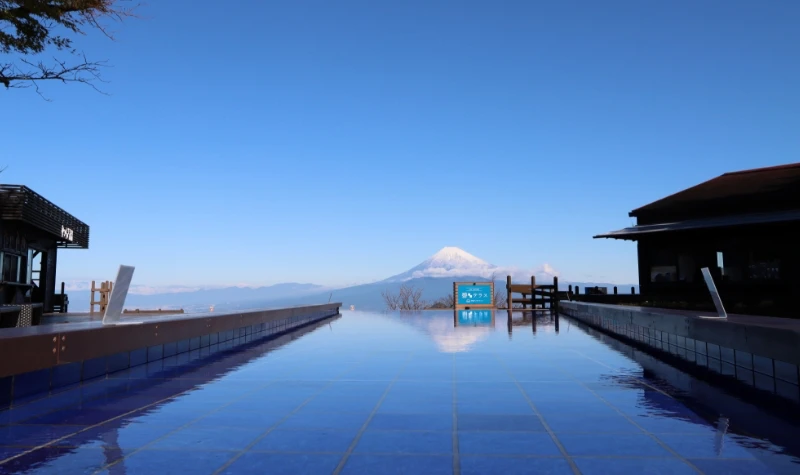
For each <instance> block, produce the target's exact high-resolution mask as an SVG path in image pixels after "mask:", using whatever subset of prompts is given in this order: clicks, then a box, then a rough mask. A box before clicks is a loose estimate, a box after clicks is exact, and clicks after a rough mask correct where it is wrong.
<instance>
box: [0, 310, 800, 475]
mask: <svg viewBox="0 0 800 475" xmlns="http://www.w3.org/2000/svg"><path fill="white" fill-rule="evenodd" d="M547 318H551V317H547ZM458 321H459V320H458V319H457V318H454V315H453V312H452V311H450V312H447V311H444V312H424V313H419V314H415V315H399V314H377V313H366V312H344V316H343V317H342V318H339V319H335V320H332V321H327V322H324V323H321V324H316V325H315V326H314V327H313V328H311V329H310V330H309V329H306V330H304V331H302V332H300V333H298V334H297V335H290V336H285V337H282V338H281V339H279V340H273V341H270V342H266V343H261V344H257V345H254V346H251V347H248V348H245V349H239V350H235V351H232V352H227V353H218V354H215V355H201V354H197V355H194V356H187V357H186V358H185V359H184V360H183V361H178V360H177V359H176V360H174V361H172V360H165V361H164V363H163V364H161V366H160V367H159V370H158V371H155V370H151V369H148V368H147V367H146V366H143V367H140V368H138V369H136V370H129V371H125V372H119V373H115V374H114V375H112V376H109V377H108V378H104V379H100V380H96V381H93V382H89V383H85V384H83V385H81V386H76V387H74V388H71V389H67V390H65V391H64V392H61V393H58V394H55V395H52V396H50V397H48V398H45V399H40V400H36V401H31V402H29V403H27V404H24V405H21V406H18V407H15V408H14V409H11V410H9V411H6V412H4V413H0V424H3V425H2V426H0V473H58V474H71V473H76V474H78V473H80V474H85V473H89V474H91V473H103V474H138V473H143V474H150V473H159V474H161V473H191V474H216V473H220V474H221V473H224V474H264V473H270V474H272V473H302V474H316V473H319V474H330V473H342V474H393V473H398V474H401V473H402V474H495V473H497V474H523V473H532V474H533V473H535V474H540V473H541V474H545V473H546V474H562V473H563V474H578V473H583V474H587V475H591V474H604V475H605V474H643V473H648V474H670V475H680V474H698V473H706V474H710V475H712V474H723V473H724V474H748V475H754V474H773V473H776V474H781V473H799V472H800V465H797V464H796V462H797V459H796V458H794V457H793V456H792V455H791V454H790V453H787V450H788V449H787V448H782V447H780V446H778V445H776V443H775V440H777V436H776V437H775V438H773V437H772V434H770V433H769V432H770V428H769V427H767V428H766V429H764V430H762V432H763V433H759V434H757V435H756V436H753V435H751V436H745V435H742V434H741V433H738V429H737V419H736V415H735V414H727V415H725V416H724V418H720V417H719V414H718V413H717V414H716V416H715V417H713V418H709V417H708V416H707V414H706V413H703V414H702V416H701V414H698V413H696V412H694V411H693V410H691V409H689V408H688V407H687V406H686V405H684V404H683V403H681V402H679V401H678V400H676V399H674V398H672V397H671V396H670V394H668V392H669V388H668V385H667V384H666V383H665V381H664V380H663V379H662V378H659V377H657V376H654V374H652V373H653V370H652V369H646V368H644V367H643V366H642V364H641V363H640V362H637V360H636V359H635V358H634V357H632V356H631V355H628V354H626V353H625V351H624V349H620V344H618V343H609V342H604V341H603V338H600V337H598V336H597V335H595V334H593V333H592V332H591V331H589V330H585V329H583V328H582V327H581V326H579V325H576V324H575V323H574V322H570V321H569V320H566V319H564V318H563V317H562V318H561V319H560V328H559V331H558V332H556V331H555V326H554V322H553V321H552V319H551V320H547V321H545V320H539V321H538V322H536V324H535V325H534V324H533V322H531V321H530V317H528V319H527V320H524V319H523V317H522V316H521V315H518V316H515V317H514V321H513V322H511V324H509V322H508V321H507V318H506V314H505V313H504V312H499V313H497V315H496V318H494V319H491V320H486V322H485V323H486V324H487V325H486V326H483V325H481V324H480V323H484V320H481V319H479V320H476V321H479V324H477V325H476V324H468V325H464V324H463V323H462V324H460V325H458V324H457V323H458ZM462 321H463V320H462ZM684 377H685V376H684ZM690 382H691V381H690ZM748 417H753V414H752V413H751V414H749V416H748ZM765 417H766V416H765ZM795 429H796V428H794V427H788V428H787V426H782V427H780V428H777V427H776V428H775V431H776V433H777V432H778V431H780V435H781V436H784V437H785V436H786V435H787V431H789V434H788V435H789V436H792V435H794V436H800V431H796V432H795V433H794V434H792V433H791V431H794V430H795ZM798 438H800V437H798Z"/></svg>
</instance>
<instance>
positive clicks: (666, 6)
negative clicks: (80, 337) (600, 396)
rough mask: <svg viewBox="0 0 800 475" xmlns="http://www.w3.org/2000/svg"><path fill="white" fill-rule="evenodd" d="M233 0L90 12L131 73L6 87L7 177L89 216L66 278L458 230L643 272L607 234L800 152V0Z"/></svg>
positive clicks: (508, 246) (424, 237)
mask: <svg viewBox="0 0 800 475" xmlns="http://www.w3.org/2000/svg"><path fill="white" fill-rule="evenodd" d="M235 5H236V6H234V4H233V3H232V4H231V5H230V6H228V7H226V8H224V9H223V8H221V7H219V6H218V4H216V3H214V2H196V1H189V0H170V1H168V2H150V5H148V6H145V7H144V8H143V9H141V11H140V14H141V15H142V16H143V17H144V18H142V19H139V20H131V21H128V22H126V23H124V24H122V25H117V26H115V27H114V29H115V31H116V32H117V33H116V36H117V41H115V42H112V41H109V40H107V39H106V38H104V37H101V36H99V35H96V34H92V35H88V36H86V37H82V38H79V39H78V45H79V46H80V47H81V48H82V49H83V50H84V51H85V52H86V54H87V55H88V56H89V57H90V58H91V59H108V60H109V61H110V63H111V64H112V66H113V67H112V68H109V69H108V70H107V71H106V72H105V73H104V75H105V78H106V79H107V80H108V81H109V83H108V84H103V85H101V87H102V88H103V90H105V91H106V92H107V93H109V94H110V95H109V96H105V95H100V94H97V93H95V92H93V91H92V90H91V89H89V88H86V87H82V86H80V85H72V86H62V85H55V84H54V85H50V86H48V87H46V88H45V89H44V92H45V94H46V95H47V96H48V97H49V98H50V99H51V100H52V102H45V101H43V100H41V99H40V98H39V97H38V96H37V95H36V94H35V93H34V92H33V91H11V92H6V91H0V101H2V102H0V104H2V107H3V109H4V110H5V111H6V114H5V117H6V118H7V119H8V118H9V117H11V118H13V120H12V121H10V122H9V121H4V125H3V128H2V133H3V138H2V147H1V148H0V164H4V165H7V166H8V167H9V168H8V169H7V170H6V171H5V172H4V173H3V175H2V181H3V182H6V183H21V184H26V185H28V186H30V187H31V188H33V189H34V190H36V191H38V192H40V193H42V194H43V195H45V196H46V197H47V198H48V199H50V200H52V201H54V202H55V203H57V204H59V205H60V206H62V207H63V208H65V209H66V210H67V211H69V212H71V213H72V214H74V215H76V216H77V217H78V218H80V219H82V220H84V221H85V222H87V223H88V224H89V225H90V226H91V233H92V235H91V247H90V250H88V251H65V252H63V253H61V254H60V255H59V275H58V279H59V280H72V279H78V280H91V279H96V280H105V279H112V278H113V276H114V273H115V271H116V268H117V266H118V265H119V264H120V263H124V264H130V265H135V266H136V267H137V270H136V274H137V275H136V281H137V283H139V284H149V285H169V284H184V285H200V284H237V283H246V284H271V283H277V282H287V281H301V282H313V283H320V284H328V285H340V284H346V283H351V282H364V281H371V280H375V279H381V278H384V277H387V276H389V275H393V274H396V273H398V272H401V271H404V270H406V269H408V268H409V267H411V266H413V265H415V264H417V263H418V262H419V261H421V260H423V259H424V258H426V257H428V256H429V255H431V254H433V253H434V252H436V251H437V250H438V249H440V248H441V247H443V246H458V247H461V248H463V249H465V250H466V251H468V252H471V253H472V254H475V255H477V256H478V257H481V258H483V259H485V260H487V261H489V262H492V263H494V264H498V265H503V266H506V265H508V266H511V265H514V266H521V267H535V266H539V265H541V264H543V263H545V262H546V263H549V264H551V265H552V266H554V267H555V268H556V269H557V270H558V271H559V272H560V273H561V275H562V276H563V277H564V278H566V279H569V280H588V279H595V280H597V279H603V280H610V281H613V282H618V283H630V282H635V281H636V253H635V244H633V243H627V242H616V241H608V240H593V239H592V238H591V237H592V235H594V234H597V233H599V232H604V231H609V230H612V229H618V228H621V227H625V226H627V225H630V224H631V219H630V218H628V217H627V213H628V211H630V210H631V209H633V208H636V207H638V206H640V205H644V204H646V203H648V202H650V201H653V200H655V199H658V198H660V197H663V196H665V195H668V194H671V193H673V192H676V191H678V190H680V189H683V188H686V187H688V186H691V185H694V184H696V183H698V182H701V181H704V180H706V179H709V178H712V177H714V176H716V175H719V174H721V173H724V172H726V171H731V170H738V169H746V168H754V167H761V166H770V165H778V164H784V163H791V162H796V161H800V159H798V150H799V149H800V133H798V131H800V88H798V87H797V85H798V84H800V50H798V48H797V45H799V44H800V29H798V28H797V25H798V24H800V3H798V2H794V1H771V2H755V1H751V2H736V1H703V2H694V1H669V2H648V1H639V0H630V1H604V2H595V1H585V2H573V1H558V2H538V1H505V2H504V1H488V0H487V1H482V2H478V1H464V2H454V1H453V2H448V1H421V0H414V1H405V2H389V1H385V2H383V1H381V2H374V1H358V2H353V1H340V2H323V1H296V0H294V1H281V2H279V1H274V2H273V1H271V2H261V1H255V0H250V1H240V2H235ZM8 111H11V113H9V112H8Z"/></svg>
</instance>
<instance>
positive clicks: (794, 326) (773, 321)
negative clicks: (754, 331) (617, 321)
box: [575, 302, 800, 332]
mask: <svg viewBox="0 0 800 475" xmlns="http://www.w3.org/2000/svg"><path fill="white" fill-rule="evenodd" d="M575 303H580V304H585V303H589V302H575ZM592 305H597V306H601V307H614V308H624V309H625V310H627V311H630V312H641V313H648V314H652V313H657V314H661V315H675V316H681V317H694V318H708V317H717V315H716V313H714V312H700V311H696V310H674V309H667V308H657V307H637V306H633V305H630V306H629V305H611V304H603V303H592ZM719 321H720V322H723V323H734V324H739V325H750V326H759V327H770V328H782V329H786V330H791V331H796V332H800V319H793V318H778V317H763V316H758V315H739V314H734V313H728V318H727V320H723V319H719Z"/></svg>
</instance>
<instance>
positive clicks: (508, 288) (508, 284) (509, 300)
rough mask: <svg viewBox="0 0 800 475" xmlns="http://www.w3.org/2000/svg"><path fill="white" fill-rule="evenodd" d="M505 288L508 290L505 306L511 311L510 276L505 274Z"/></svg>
mask: <svg viewBox="0 0 800 475" xmlns="http://www.w3.org/2000/svg"><path fill="white" fill-rule="evenodd" d="M506 290H507V291H508V297H507V298H506V307H507V308H508V310H509V311H511V307H512V305H511V276H510V275H509V276H506Z"/></svg>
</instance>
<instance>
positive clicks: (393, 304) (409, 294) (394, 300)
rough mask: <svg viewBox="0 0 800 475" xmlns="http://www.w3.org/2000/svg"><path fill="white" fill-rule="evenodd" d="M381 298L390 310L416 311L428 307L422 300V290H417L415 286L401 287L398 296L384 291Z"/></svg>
mask: <svg viewBox="0 0 800 475" xmlns="http://www.w3.org/2000/svg"><path fill="white" fill-rule="evenodd" d="M381 297H383V301H384V303H385V304H386V307H387V308H388V309H389V310H400V311H416V310H423V309H425V308H426V307H427V304H426V302H425V301H424V300H423V299H422V289H417V288H415V287H414V286H413V285H412V286H408V285H405V284H403V285H401V286H400V290H399V292H398V293H397V294H392V293H390V292H389V291H388V290H384V291H383V292H381Z"/></svg>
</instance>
